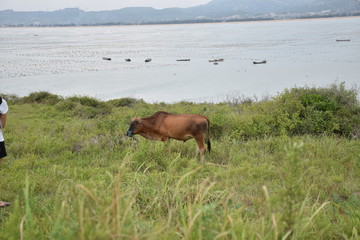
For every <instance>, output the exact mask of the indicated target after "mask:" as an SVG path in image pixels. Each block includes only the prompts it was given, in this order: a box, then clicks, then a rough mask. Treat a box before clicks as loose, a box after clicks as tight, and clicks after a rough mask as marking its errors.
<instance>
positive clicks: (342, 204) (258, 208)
mask: <svg viewBox="0 0 360 240" xmlns="http://www.w3.org/2000/svg"><path fill="white" fill-rule="evenodd" d="M43 95H44V94H43ZM45 95H46V94H45ZM27 99H29V98H27ZM51 99H58V98H54V97H51ZM72 99H73V100H74V101H73V102H75V101H76V102H75V103H74V104H75V106H76V107H73V106H74V105H73V103H71V104H69V101H70V102H71V99H64V100H59V102H57V103H55V104H54V103H51V104H47V103H45V104H44V103H38V102H39V98H36V101H37V102H36V103H29V102H16V101H15V100H14V102H12V104H10V111H9V114H8V125H7V128H6V129H5V138H6V144H7V150H8V153H9V156H8V157H6V158H5V159H4V162H3V163H2V164H1V165H0V174H1V184H0V196H1V200H5V201H9V202H11V203H12V206H11V207H8V208H3V209H0V239H86V240H87V239H359V230H360V227H359V226H360V210H359V206H360V185H359V182H360V141H359V139H357V138H349V137H344V136H341V135H336V134H314V135H312V134H302V135H290V134H271V133H269V132H268V130H267V129H266V128H265V127H266V125H263V124H262V122H261V119H262V117H260V116H261V115H259V112H260V111H264V109H262V108H264V107H263V105H262V106H261V104H265V105H266V106H267V107H269V106H271V103H269V102H267V103H261V102H260V103H252V104H245V105H243V104H236V105H235V106H232V105H231V106H230V105H229V104H224V103H223V104H192V103H186V102H182V103H177V104H164V103H158V104H147V103H144V102H143V101H136V100H133V99H130V100H131V101H130V100H128V99H126V101H120V100H119V101H112V102H107V103H104V102H101V103H100V104H98V103H96V102H94V101H93V100H91V101H90V100H89V99H88V98H86V99H85V100H87V102H90V103H91V105H92V106H99V107H100V108H102V109H105V110H106V111H103V110H101V111H100V110H96V111H93V110H92V109H91V108H89V106H90V104H87V105H86V108H82V105H81V104H80V103H79V102H81V101H80V100H81V97H74V98H72ZM114 103H115V104H114ZM68 104H69V105H71V106H72V107H70V108H66V106H68ZM105 105H106V106H105ZM64 106H65V107H64ZM235 108H236V109H235ZM259 108H260V109H262V110H258V109H259ZM157 110H165V111H170V112H195V113H201V114H205V115H207V116H209V118H210V121H211V123H212V125H213V129H212V134H213V135H212V146H213V151H212V152H211V154H208V155H205V164H201V163H200V161H199V159H198V156H196V152H195V149H196V148H195V146H196V144H195V142H194V141H188V142H186V143H183V142H178V141H171V142H170V143H169V144H168V145H166V144H163V143H161V142H153V141H148V140H145V139H143V138H141V137H137V139H138V141H133V140H132V139H130V138H127V137H126V136H125V132H126V130H127V128H128V123H129V119H130V117H133V116H140V117H142V116H147V115H149V114H151V113H153V112H154V111H157ZM254 114H255V115H256V119H257V120H258V123H259V124H258V128H257V129H255V130H256V134H255V133H254V131H255V130H254V128H248V129H245V128H243V129H239V128H237V129H231V128H229V125H230V126H233V125H234V126H236V124H239V123H243V124H247V121H248V119H251V120H254V118H252V117H253V116H254ZM259 119H260V120H259ZM265 120H266V118H264V121H265ZM259 121H260V122H259ZM227 122H229V123H228V124H227ZM234 122H235V123H236V124H235V123H234ZM232 124H233V125H232ZM249 126H253V125H249ZM240 130H241V131H242V132H241V131H240ZM246 131H247V132H246ZM261 131H265V132H266V134H260V135H259V133H262V132H261ZM253 133H254V134H253Z"/></svg>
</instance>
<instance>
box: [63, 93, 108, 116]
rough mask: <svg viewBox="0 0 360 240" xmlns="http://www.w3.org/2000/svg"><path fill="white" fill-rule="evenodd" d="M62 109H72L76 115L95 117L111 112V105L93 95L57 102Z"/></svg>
mask: <svg viewBox="0 0 360 240" xmlns="http://www.w3.org/2000/svg"><path fill="white" fill-rule="evenodd" d="M57 108H58V109H59V110H61V111H72V112H73V113H74V115H77V116H80V117H84V118H95V117H97V116H103V115H107V114H110V113H111V107H110V106H109V105H108V104H106V103H105V102H101V101H99V100H97V99H95V98H91V97H78V96H75V97H69V98H67V99H65V100H64V101H62V102H60V103H58V104H57Z"/></svg>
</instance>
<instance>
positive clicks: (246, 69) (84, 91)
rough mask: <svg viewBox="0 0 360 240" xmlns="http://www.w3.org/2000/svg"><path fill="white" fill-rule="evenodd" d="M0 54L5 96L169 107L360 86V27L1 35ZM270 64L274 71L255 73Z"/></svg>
mask: <svg viewBox="0 0 360 240" xmlns="http://www.w3.org/2000/svg"><path fill="white" fill-rule="evenodd" d="M336 40H350V41H336ZM0 53H1V54H0V69H1V71H0V93H3V94H16V95H18V96H25V95H28V94H29V93H31V92H36V91H49V92H51V93H54V94H58V95H62V96H73V95H86V96H91V97H95V98H98V99H101V100H109V99H115V98H122V97H134V98H141V99H144V100H145V101H147V102H162V101H164V102H169V103H171V102H178V101H194V102H203V101H210V102H219V101H224V100H228V99H229V98H231V97H232V96H247V97H253V96H257V97H258V98H259V99H261V98H262V97H264V96H274V95H276V94H278V93H280V92H282V91H283V90H284V89H285V88H291V87H295V86H298V87H299V86H305V85H306V86H310V87H312V86H317V87H323V86H328V85H329V84H332V83H341V82H345V83H346V86H347V87H352V86H354V85H357V86H359V85H360V18H359V17H357V18H356V17H355V18H332V19H312V20H295V21H269V22H242V23H217V24H188V25H151V26H106V27H103V26H102V27H54V28H53V27H47V28H0ZM103 57H108V58H111V61H107V60H103ZM126 58H130V59H131V62H126V61H125V59H126ZM147 58H151V59H152V61H151V62H147V63H146V62H145V61H144V60H145V59H147ZM220 58H223V59H224V61H223V62H219V63H218V64H217V65H215V64H214V63H212V62H209V60H213V59H220ZM179 59H190V61H177V60H179ZM262 60H266V61H267V63H266V64H253V61H262Z"/></svg>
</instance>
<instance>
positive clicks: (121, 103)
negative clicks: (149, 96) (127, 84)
mask: <svg viewBox="0 0 360 240" xmlns="http://www.w3.org/2000/svg"><path fill="white" fill-rule="evenodd" d="M139 102H140V103H144V100H142V99H140V100H138V99H135V98H120V99H113V100H109V101H108V103H109V104H110V105H112V106H114V107H132V106H133V105H134V104H136V103H139Z"/></svg>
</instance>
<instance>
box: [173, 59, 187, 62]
mask: <svg viewBox="0 0 360 240" xmlns="http://www.w3.org/2000/svg"><path fill="white" fill-rule="evenodd" d="M176 61H178V62H189V61H190V59H189V58H185V59H177V60H176Z"/></svg>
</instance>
